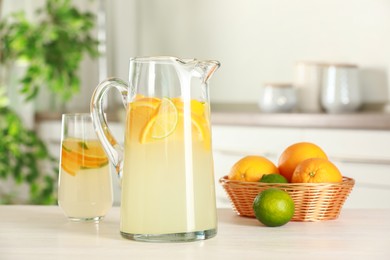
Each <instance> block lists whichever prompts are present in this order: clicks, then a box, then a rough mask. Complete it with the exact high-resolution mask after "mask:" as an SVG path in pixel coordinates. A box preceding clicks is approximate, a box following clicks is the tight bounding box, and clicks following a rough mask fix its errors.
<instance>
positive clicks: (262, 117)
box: [211, 103, 390, 130]
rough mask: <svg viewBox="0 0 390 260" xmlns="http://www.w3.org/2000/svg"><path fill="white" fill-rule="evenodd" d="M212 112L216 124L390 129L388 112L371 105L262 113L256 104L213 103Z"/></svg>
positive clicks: (380, 106) (213, 121) (389, 114)
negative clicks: (352, 109) (339, 111)
mask: <svg viewBox="0 0 390 260" xmlns="http://www.w3.org/2000/svg"><path fill="white" fill-rule="evenodd" d="M211 112H212V114H211V119H212V123H213V124H216V125H244V126H265V127H267V126H270V127H301V128H338V129H368V130H390V113H386V112H385V109H384V106H383V105H374V104H372V105H367V106H365V107H363V108H362V109H361V110H360V111H357V112H354V113H346V114H328V113H325V112H323V113H298V112H292V113H262V112H261V111H260V109H259V108H258V107H257V105H256V104H248V103H243V104H228V103H219V104H218V103H216V104H212V105H211Z"/></svg>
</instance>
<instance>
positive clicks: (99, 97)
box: [90, 78, 128, 177]
mask: <svg viewBox="0 0 390 260" xmlns="http://www.w3.org/2000/svg"><path fill="white" fill-rule="evenodd" d="M112 88H115V89H116V90H118V91H119V92H120V93H121V95H122V99H123V104H124V105H125V107H126V106H127V93H128V90H127V89H128V85H127V83H126V82H124V81H123V80H121V79H118V78H109V79H106V80H104V81H102V82H101V83H99V85H98V86H97V87H96V89H95V91H94V93H93V95H92V98H91V106H90V109H91V116H92V122H93V125H94V129H95V132H96V134H97V136H98V138H99V140H100V142H101V143H102V146H103V148H104V150H105V152H106V154H107V156H108V158H109V159H110V161H111V163H112V164H113V165H114V167H115V169H116V171H117V173H118V176H119V177H121V176H122V167H123V147H122V146H121V145H120V144H119V143H118V142H117V140H116V139H115V138H114V136H113V135H112V133H111V131H110V129H109V127H108V124H107V120H106V117H105V113H104V105H103V101H104V97H105V95H106V94H107V92H108V91H109V90H110V89H112Z"/></svg>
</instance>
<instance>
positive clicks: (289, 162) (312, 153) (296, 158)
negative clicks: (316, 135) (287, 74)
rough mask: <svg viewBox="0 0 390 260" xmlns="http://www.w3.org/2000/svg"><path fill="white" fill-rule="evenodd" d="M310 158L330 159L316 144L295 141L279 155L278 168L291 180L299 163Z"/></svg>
mask: <svg viewBox="0 0 390 260" xmlns="http://www.w3.org/2000/svg"><path fill="white" fill-rule="evenodd" d="M309 158H323V159H328V157H327V156H326V154H325V152H324V151H323V150H322V149H321V148H320V147H319V146H318V145H316V144H313V143H309V142H301V143H295V144H293V145H291V146H289V147H287V148H286V149H285V150H284V151H283V153H282V154H281V155H280V157H279V162H278V168H279V172H280V174H282V175H283V176H284V177H285V178H286V179H287V180H288V181H289V182H291V176H292V174H293V173H294V170H295V167H297V165H298V164H299V163H300V162H302V161H304V160H306V159H309Z"/></svg>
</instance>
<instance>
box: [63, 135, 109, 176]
mask: <svg viewBox="0 0 390 260" xmlns="http://www.w3.org/2000/svg"><path fill="white" fill-rule="evenodd" d="M107 164H108V158H107V156H106V153H105V152H104V150H103V147H102V146H101V144H100V142H99V141H98V140H87V141H83V140H81V139H77V138H66V139H65V140H63V142H62V149H61V167H62V168H63V169H64V170H65V171H66V172H67V173H69V174H71V175H73V176H74V175H76V172H77V171H78V170H80V169H95V168H100V167H103V166H104V165H107Z"/></svg>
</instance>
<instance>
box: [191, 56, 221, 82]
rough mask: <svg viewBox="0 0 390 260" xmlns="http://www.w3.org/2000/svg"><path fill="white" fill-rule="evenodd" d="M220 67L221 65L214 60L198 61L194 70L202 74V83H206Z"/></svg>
mask: <svg viewBox="0 0 390 260" xmlns="http://www.w3.org/2000/svg"><path fill="white" fill-rule="evenodd" d="M220 66H221V64H220V63H219V62H218V61H215V60H209V61H199V62H198V65H197V68H196V69H197V70H200V72H201V73H202V75H203V82H207V81H208V80H209V79H210V78H211V76H212V75H213V74H214V72H215V71H216V70H217V69H218V68H219V67H220Z"/></svg>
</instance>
